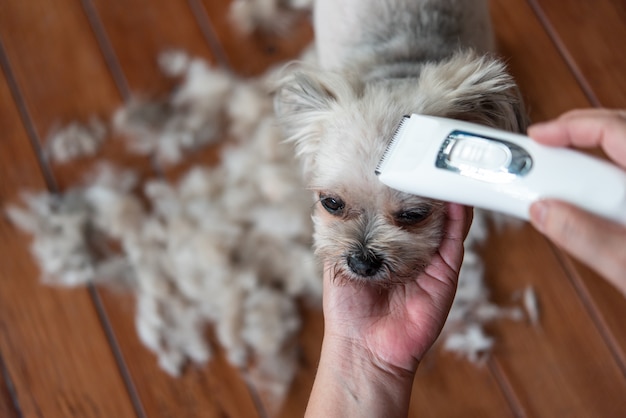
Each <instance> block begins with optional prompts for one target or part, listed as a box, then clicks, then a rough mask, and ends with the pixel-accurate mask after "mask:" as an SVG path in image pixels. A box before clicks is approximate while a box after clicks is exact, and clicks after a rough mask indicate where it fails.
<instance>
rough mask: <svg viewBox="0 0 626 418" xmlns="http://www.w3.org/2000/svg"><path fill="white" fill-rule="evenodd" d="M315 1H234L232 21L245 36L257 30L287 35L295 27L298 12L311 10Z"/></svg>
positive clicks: (231, 6) (231, 8)
mask: <svg viewBox="0 0 626 418" xmlns="http://www.w3.org/2000/svg"><path fill="white" fill-rule="evenodd" d="M312 3H313V0H234V1H233V2H232V3H231V5H230V13H229V15H230V20H231V21H232V23H233V24H234V25H235V27H236V28H237V29H238V30H239V31H240V32H242V33H244V34H250V33H252V32H254V31H255V30H256V29H260V30H263V31H271V32H277V33H285V32H286V31H287V30H288V29H289V28H291V26H292V25H293V23H294V21H295V19H296V17H297V13H296V12H297V11H302V10H308V9H310V8H311V6H312Z"/></svg>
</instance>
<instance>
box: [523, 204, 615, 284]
mask: <svg viewBox="0 0 626 418" xmlns="http://www.w3.org/2000/svg"><path fill="white" fill-rule="evenodd" d="M530 218H531V222H532V223H533V225H534V226H535V227H536V228H537V229H538V230H539V231H540V232H542V233H544V234H545V235H546V236H547V237H548V238H550V239H551V240H552V241H554V242H555V243H556V244H558V245H559V246H560V247H562V248H563V249H564V250H566V251H567V252H568V253H570V254H572V255H573V256H574V257H576V258H578V259H579V260H580V261H582V262H583V263H585V264H587V265H588V266H589V267H591V268H592V269H594V270H595V271H596V272H598V273H600V274H601V275H602V276H604V277H605V278H606V279H608V280H609V281H611V282H612V283H613V284H614V285H615V286H616V287H617V288H619V289H620V290H621V291H622V293H624V294H625V295H626V227H624V226H622V225H619V224H616V223H613V222H611V221H608V220H605V219H602V218H598V217H596V216H594V215H592V214H590V213H588V212H585V211H583V210H581V209H578V208H576V207H574V206H572V205H569V204H566V203H563V202H559V201H555V200H544V201H540V202H536V203H534V204H533V205H532V206H531V209H530Z"/></svg>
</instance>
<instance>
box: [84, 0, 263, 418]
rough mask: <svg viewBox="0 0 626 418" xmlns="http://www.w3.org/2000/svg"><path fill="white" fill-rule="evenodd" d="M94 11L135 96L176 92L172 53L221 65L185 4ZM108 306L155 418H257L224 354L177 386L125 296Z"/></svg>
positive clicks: (107, 5) (211, 155) (136, 2)
mask: <svg viewBox="0 0 626 418" xmlns="http://www.w3.org/2000/svg"><path fill="white" fill-rule="evenodd" d="M94 5H95V9H96V11H97V13H98V16H100V18H101V19H102V23H103V27H104V30H105V32H106V35H107V37H108V38H109V39H110V41H111V45H112V47H113V50H114V52H115V55H116V56H117V58H118V60H119V61H118V62H119V65H120V67H121V70H122V72H123V74H124V75H125V76H126V77H127V79H128V81H129V87H130V89H131V91H133V92H136V93H138V94H144V93H145V92H150V91H158V92H166V91H168V90H169V89H170V88H171V87H172V84H171V80H168V79H166V78H165V77H163V76H162V74H161V71H160V69H159V67H158V65H157V60H156V59H157V57H158V55H159V53H161V52H163V51H165V50H168V49H182V50H184V51H186V52H188V53H189V54H190V55H192V56H198V57H202V58H204V59H207V60H209V61H214V60H213V58H212V55H211V53H210V50H209V48H208V46H207V44H206V42H205V40H204V38H203V37H202V34H201V32H200V30H199V29H198V26H197V24H196V22H195V18H194V16H193V14H192V13H191V11H190V9H189V8H188V6H187V5H186V4H185V3H183V2H171V1H164V0H158V1H147V0H131V1H127V2H125V3H124V4H123V5H121V4H113V3H111V2H108V1H104V0H96V1H95V2H94ZM164 22H167V24H164ZM138 51H141V52H140V53H139V52H138ZM197 154H199V155H197V156H195V157H194V158H192V159H191V163H198V164H210V163H213V162H214V160H215V150H214V149H212V148H207V149H204V150H200V151H199V152H198V153H197ZM188 164H189V162H188ZM188 164H183V165H182V167H179V168H177V169H174V170H172V169H168V168H164V171H165V173H166V175H168V177H170V176H169V173H170V172H181V171H184V170H185V166H187V165H188ZM103 300H104V302H105V305H106V306H107V311H108V312H109V313H110V315H111V321H112V323H113V324H114V327H115V329H116V331H117V332H120V333H122V332H123V335H124V339H123V340H121V341H120V345H121V347H122V351H123V353H124V357H125V358H126V359H127V360H128V364H129V368H130V371H131V375H132V376H133V379H134V381H135V382H136V385H137V390H138V393H139V395H140V398H141V399H142V402H143V405H144V408H145V410H146V414H147V415H148V416H150V417H158V416H163V417H166V416H175V415H181V416H186V417H194V416H197V417H200V416H202V417H204V416H223V415H227V416H250V417H252V416H256V415H257V412H256V411H255V409H256V407H255V404H254V401H253V399H252V397H251V396H250V393H249V391H248V387H247V385H246V384H245V382H244V380H243V379H242V378H241V376H240V375H239V373H238V370H236V369H235V368H234V367H232V366H231V365H230V364H229V363H228V362H227V360H226V359H225V357H224V356H223V354H222V353H221V351H220V350H219V349H217V350H216V352H217V354H216V356H215V357H214V358H213V359H212V360H211V362H210V363H209V365H208V366H207V367H202V368H193V369H191V370H188V371H186V372H185V374H184V375H183V376H182V377H180V378H171V377H169V376H167V375H165V373H164V372H163V371H162V370H159V369H157V368H156V364H155V358H154V355H152V354H151V353H149V352H148V350H147V349H146V348H145V347H143V346H142V345H141V343H140V341H139V340H138V338H137V336H136V335H135V334H136V333H135V330H134V325H133V319H132V318H133V313H132V312H131V311H129V310H128V309H124V308H123V307H122V308H121V309H120V307H119V296H118V295H115V294H113V293H111V292H104V293H103ZM214 346H215V344H214ZM216 348H217V347H216Z"/></svg>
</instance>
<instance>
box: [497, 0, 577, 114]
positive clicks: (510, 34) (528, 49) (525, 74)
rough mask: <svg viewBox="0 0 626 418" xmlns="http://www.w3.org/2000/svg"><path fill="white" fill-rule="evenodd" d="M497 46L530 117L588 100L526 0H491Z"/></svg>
mask: <svg viewBox="0 0 626 418" xmlns="http://www.w3.org/2000/svg"><path fill="white" fill-rule="evenodd" d="M490 6H491V15H492V19H493V25H494V31H495V34H496V41H497V49H498V52H499V54H500V55H501V56H502V57H503V59H504V60H505V61H506V62H507V64H508V66H509V69H510V71H511V73H512V74H513V76H514V77H515V80H516V81H517V83H518V84H519V87H520V90H521V92H522V95H523V97H524V99H525V101H526V106H527V111H528V114H529V116H530V119H531V121H533V122H538V121H542V120H547V119H551V118H555V117H557V116H559V115H560V114H561V113H563V112H565V111H567V110H570V109H573V108H577V107H588V106H589V102H588V101H587V98H586V97H585V95H584V93H583V92H582V90H581V89H580V88H579V86H578V84H577V81H576V78H575V77H574V76H573V75H572V73H571V71H570V69H569V67H568V66H567V64H566V63H565V62H564V61H563V59H562V57H561V55H560V54H559V51H558V49H557V48H556V47H555V46H554V44H553V42H552V40H551V39H550V37H549V36H548V34H547V33H546V31H545V30H544V28H543V26H542V25H541V23H540V22H539V20H538V19H537V17H536V16H535V14H534V13H533V11H532V9H531V8H530V6H529V5H528V4H527V1H525V0H511V1H506V0H491V1H490Z"/></svg>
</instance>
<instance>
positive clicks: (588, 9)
mask: <svg viewBox="0 0 626 418" xmlns="http://www.w3.org/2000/svg"><path fill="white" fill-rule="evenodd" d="M532 3H536V6H537V7H538V8H539V13H544V14H545V18H546V24H547V25H549V26H550V28H551V30H553V31H554V33H555V34H556V36H557V37H558V38H559V39H560V40H561V42H562V44H561V46H562V48H564V49H565V50H566V53H567V54H569V56H570V58H571V61H572V65H573V66H575V67H576V68H577V69H579V70H580V72H581V74H580V75H581V77H583V78H584V84H585V85H586V86H587V88H589V91H590V95H591V97H595V98H596V100H597V101H598V103H597V104H600V105H603V106H608V107H618V108H624V107H626V98H625V97H626V80H624V77H623V74H624V71H626V57H625V56H624V54H620V53H616V51H619V50H621V44H622V42H621V39H623V38H624V37H625V36H626V26H625V25H624V21H625V19H626V8H625V7H624V3H623V2H620V1H612V0H602V1H597V2H594V3H584V4H579V5H577V7H572V5H569V4H568V2H555V1H550V0H541V1H536V2H535V1H533V2H532ZM568 6H569V7H568ZM583 34H584V36H583ZM581 38H584V39H581ZM615 48H618V49H615ZM565 263H566V264H567V265H568V267H570V268H571V271H572V273H571V274H572V276H573V279H574V280H575V283H576V285H577V286H578V289H579V291H580V292H581V297H583V298H585V299H588V303H589V309H590V310H591V311H592V314H593V315H594V318H595V320H596V321H597V323H598V326H599V327H601V328H602V329H604V332H605V335H604V338H605V340H606V341H607V343H608V344H610V345H611V346H612V349H613V350H614V352H615V355H616V356H617V357H618V358H619V359H620V362H621V367H622V370H626V329H624V327H623V326H622V324H621V318H624V317H626V303H625V302H624V298H623V296H622V295H621V294H620V293H619V292H616V291H615V289H614V288H613V287H612V286H611V285H609V284H608V283H607V282H606V281H605V280H604V279H603V278H601V277H600V276H599V275H598V274H596V273H595V272H593V271H591V270H590V269H589V268H587V267H585V266H584V265H582V264H581V263H579V262H577V261H575V260H572V259H571V258H569V259H568V260H567V261H565Z"/></svg>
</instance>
